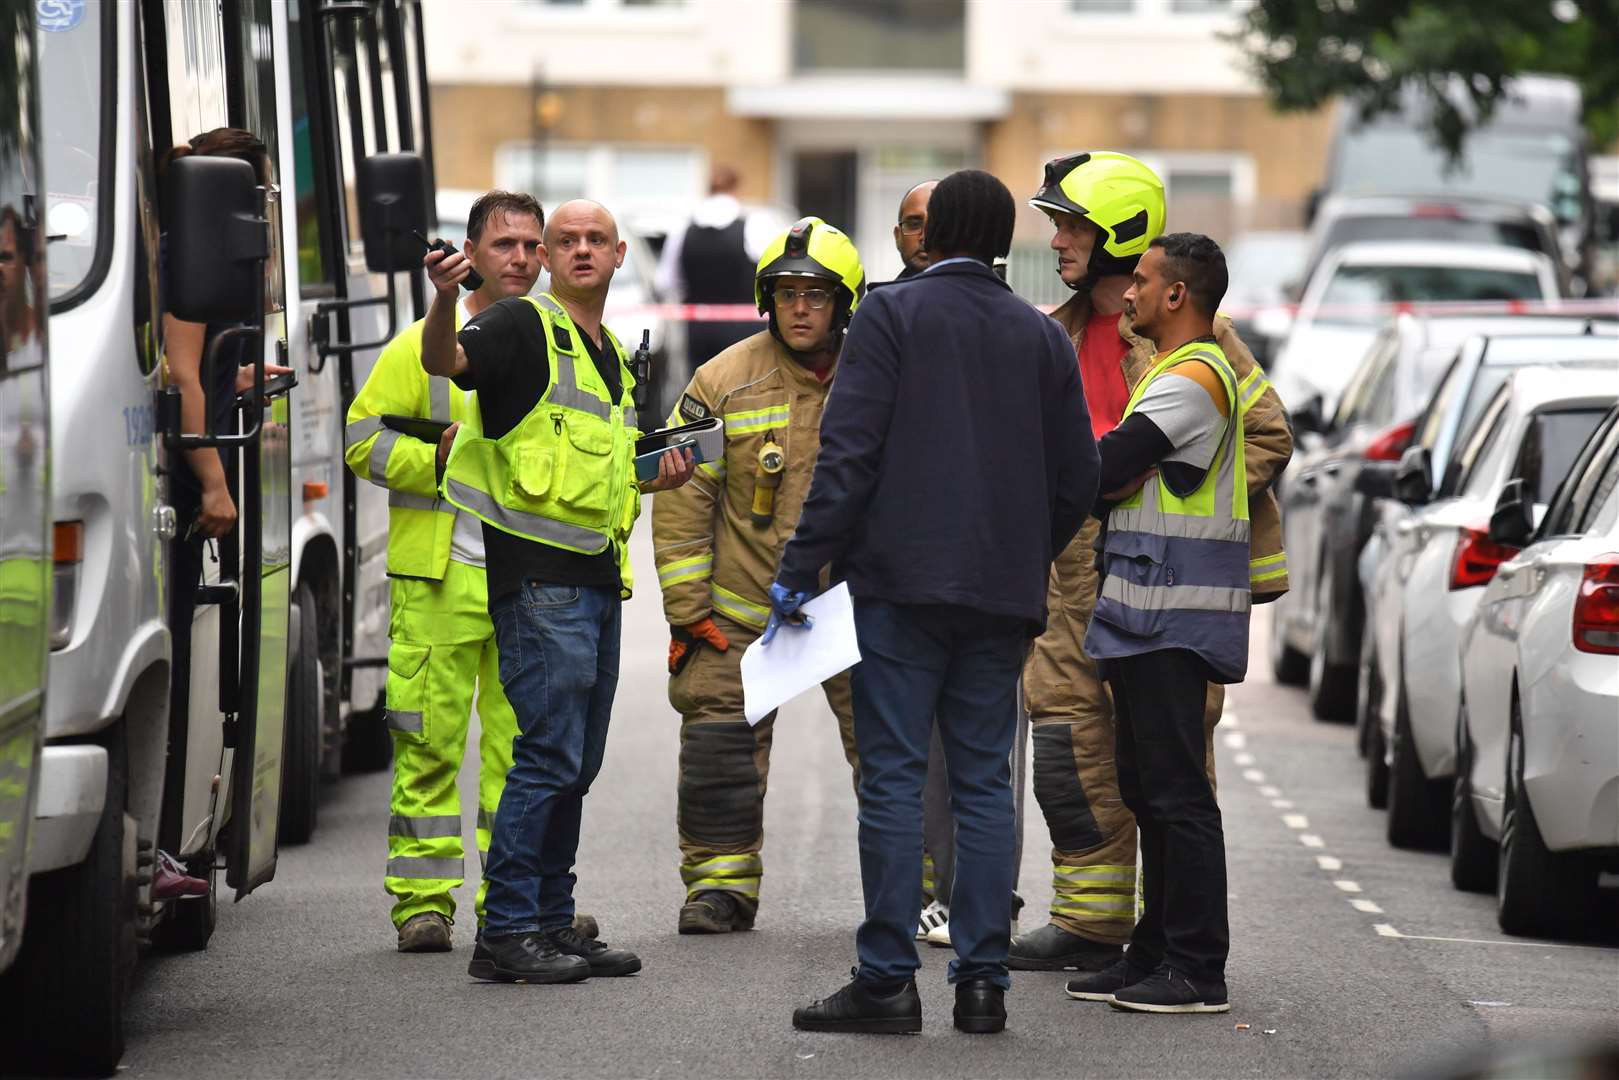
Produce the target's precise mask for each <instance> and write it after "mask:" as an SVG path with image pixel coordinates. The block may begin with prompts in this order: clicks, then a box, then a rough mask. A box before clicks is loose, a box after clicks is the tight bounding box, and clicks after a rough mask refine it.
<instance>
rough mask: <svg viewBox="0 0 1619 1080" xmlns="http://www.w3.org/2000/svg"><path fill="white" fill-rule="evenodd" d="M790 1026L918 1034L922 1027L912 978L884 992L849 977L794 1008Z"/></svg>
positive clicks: (808, 1028) (870, 1032)
mask: <svg viewBox="0 0 1619 1080" xmlns="http://www.w3.org/2000/svg"><path fill="white" fill-rule="evenodd" d="M856 970H858V969H856ZM849 974H851V975H853V974H855V971H850V973H849ZM793 1027H795V1028H797V1029H798V1030H800V1031H852V1032H858V1033H861V1034H868V1035H918V1034H921V1031H922V999H921V998H920V997H918V996H917V994H916V980H915V979H912V980H910V981H908V982H907V983H906V984H905V985H904V986H903V987H901V988H900V989H898V990H895V991H893V992H892V993H890V994H888V995H887V996H883V995H880V994H877V993H874V992H873V991H872V990H870V989H869V988H867V987H866V985H865V984H864V983H862V982H861V981H860V980H859V979H853V980H851V981H850V982H849V985H847V986H845V987H844V988H843V989H842V990H839V991H838V992H837V993H835V994H833V995H832V996H831V997H828V998H822V999H821V1000H820V1001H817V1002H815V1003H814V1004H813V1005H804V1006H801V1007H800V1008H797V1009H794V1010H793Z"/></svg>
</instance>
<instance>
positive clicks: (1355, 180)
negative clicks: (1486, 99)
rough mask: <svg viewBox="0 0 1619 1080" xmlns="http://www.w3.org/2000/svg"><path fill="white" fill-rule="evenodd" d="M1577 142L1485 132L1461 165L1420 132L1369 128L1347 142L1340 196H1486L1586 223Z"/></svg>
mask: <svg viewBox="0 0 1619 1080" xmlns="http://www.w3.org/2000/svg"><path fill="white" fill-rule="evenodd" d="M1577 160H1578V158H1577V147H1576V146H1575V143H1574V140H1573V139H1572V138H1570V137H1569V136H1568V135H1566V134H1564V133H1562V132H1556V131H1539V132H1530V131H1484V132H1475V133H1474V134H1472V135H1471V136H1469V137H1468V140H1467V145H1466V148H1465V150H1464V153H1463V158H1462V161H1461V163H1460V164H1459V165H1458V166H1457V167H1455V168H1451V167H1450V164H1449V160H1448V158H1447V157H1446V155H1445V153H1444V151H1443V150H1441V149H1439V147H1437V146H1435V145H1434V143H1433V141H1432V140H1431V139H1429V137H1428V136H1427V135H1426V134H1424V133H1421V132H1417V131H1412V130H1409V129H1406V128H1400V127H1383V126H1377V125H1373V126H1368V127H1363V128H1360V129H1359V130H1358V131H1351V132H1349V133H1347V134H1346V135H1345V137H1344V141H1343V147H1342V150H1341V151H1340V153H1339V155H1338V161H1337V165H1338V172H1339V175H1338V178H1337V180H1338V182H1337V185H1336V190H1338V191H1341V192H1343V193H1344V194H1346V195H1391V194H1399V195H1412V194H1417V195H1425V194H1434V195H1486V196H1493V197H1496V198H1504V199H1512V200H1513V201H1515V202H1528V203H1539V204H1541V205H1542V206H1545V207H1547V208H1548V209H1550V210H1551V212H1552V213H1553V214H1554V215H1556V217H1557V219H1558V220H1559V221H1565V222H1566V221H1577V220H1579V217H1580V205H1581V204H1580V177H1579V173H1578V171H1577V166H1576V162H1577Z"/></svg>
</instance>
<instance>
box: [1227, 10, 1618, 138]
mask: <svg viewBox="0 0 1619 1080" xmlns="http://www.w3.org/2000/svg"><path fill="white" fill-rule="evenodd" d="M1234 40H1235V41H1236V42H1237V43H1238V44H1239V45H1240V46H1242V48H1243V49H1244V51H1245V52H1246V53H1247V55H1248V57H1249V59H1250V61H1251V63H1252V64H1253V67H1254V70H1255V71H1256V73H1257V74H1258V76H1259V78H1260V80H1261V82H1262V83H1263V84H1264V87H1265V90H1266V93H1267V94H1268V95H1269V97H1270V99H1271V101H1272V102H1273V103H1274V104H1275V105H1276V106H1277V107H1278V108H1281V109H1283V110H1295V109H1314V108H1318V107H1319V106H1321V105H1322V104H1324V103H1326V102H1327V101H1329V100H1331V99H1332V98H1333V97H1335V96H1340V95H1341V96H1343V97H1345V98H1346V99H1348V100H1349V101H1351V102H1352V103H1354V104H1355V105H1357V106H1358V107H1359V108H1360V111H1361V115H1362V116H1363V117H1365V118H1368V119H1369V118H1371V117H1372V116H1375V115H1376V114H1378V113H1381V112H1387V111H1389V110H1391V109H1393V108H1395V107H1397V106H1398V105H1399V104H1400V102H1401V100H1402V95H1403V94H1405V93H1406V92H1407V90H1408V88H1412V87H1414V88H1416V89H1417V90H1419V91H1420V92H1421V94H1422V96H1423V97H1425V98H1426V100H1427V101H1428V102H1429V103H1430V104H1431V105H1432V117H1431V121H1430V125H1431V131H1432V133H1433V135H1434V136H1435V138H1436V139H1437V140H1438V142H1439V143H1440V145H1442V146H1443V147H1444V148H1445V149H1446V150H1447V151H1449V152H1450V153H1451V154H1452V155H1456V154H1459V153H1460V150H1461V146H1462V143H1463V141H1464V140H1465V138H1466V136H1467V132H1468V131H1469V130H1470V129H1471V128H1473V127H1476V126H1477V125H1478V124H1479V123H1481V122H1482V121H1485V120H1488V119H1489V117H1490V115H1491V114H1492V112H1493V111H1494V109H1495V107H1496V105H1497V103H1498V102H1500V101H1501V100H1502V98H1503V96H1505V95H1508V94H1510V93H1511V89H1510V85H1509V80H1510V79H1511V78H1512V77H1513V76H1515V75H1521V74H1528V73H1541V74H1548V75H1566V76H1568V77H1570V78H1572V79H1573V80H1574V81H1575V82H1576V83H1578V84H1579V87H1580V91H1581V94H1582V96H1583V120H1584V122H1585V126H1586V129H1587V131H1589V132H1590V134H1591V137H1592V139H1593V141H1594V143H1595V144H1596V145H1598V146H1605V145H1607V144H1608V143H1610V142H1611V141H1612V140H1613V139H1614V137H1615V136H1616V135H1619V0H1257V3H1255V4H1254V6H1253V7H1252V8H1251V9H1249V12H1248V15H1247V23H1246V26H1245V28H1244V29H1243V30H1242V31H1240V32H1239V33H1237V34H1236V35H1234ZM1458 88H1460V89H1461V91H1462V92H1461V93H1460V94H1458V93H1457V89H1458Z"/></svg>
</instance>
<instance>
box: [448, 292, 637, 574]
mask: <svg viewBox="0 0 1619 1080" xmlns="http://www.w3.org/2000/svg"><path fill="white" fill-rule="evenodd" d="M523 299H524V300H525V301H527V302H528V303H529V304H530V305H531V306H532V307H533V308H534V311H535V314H537V315H538V316H539V318H540V322H541V324H542V326H543V328H544V331H545V343H546V350H545V351H546V363H547V364H548V365H549V367H550V381H549V383H548V384H547V386H546V388H545V393H543V394H541V395H540V398H539V400H538V401H536V402H535V403H534V407H533V408H531V409H529V411H528V414H527V415H526V416H524V417H523V419H522V420H521V421H519V422H518V424H517V426H516V427H514V428H512V429H511V430H510V431H508V432H507V433H506V434H504V435H502V436H501V437H500V438H498V439H490V438H486V437H484V434H483V431H482V430H481V427H480V428H479V429H478V430H470V429H469V428H470V426H469V427H463V428H462V429H461V430H460V432H458V433H457V435H456V439H455V445H454V446H453V447H451V448H450V459H449V461H447V462H445V464H444V484H443V491H444V498H445V500H446V501H447V502H449V503H450V504H451V505H452V506H455V507H456V508H457V509H460V510H465V511H467V512H468V513H470V514H472V515H473V516H475V517H477V518H478V519H479V520H480V521H482V522H483V523H484V524H485V525H489V526H492V527H493V528H496V529H500V530H501V531H502V532H507V533H510V534H511V535H513V536H520V537H522V538H523V539H525V540H533V541H534V542H535V543H539V544H548V545H550V546H552V547H557V548H561V549H563V550H564V551H575V552H579V553H580V554H584V555H597V554H600V553H601V552H603V551H606V550H607V549H608V547H609V546H611V547H612V549H613V552H614V556H615V558H616V559H617V561H618V572H619V578H620V580H621V582H622V590H621V591H622V594H623V596H624V598H626V599H628V597H629V595H630V589H631V586H632V584H633V580H632V576H631V573H630V552H629V539H630V529H631V528H632V527H633V526H634V525H635V519H636V518H637V517H639V516H640V513H641V489H640V486H639V485H638V484H637V482H636V479H635V440H636V437H637V435H638V432H637V431H636V424H637V418H636V412H635V399H634V396H633V391H634V388H635V377H634V376H633V375H632V374H631V373H630V365H629V360H628V359H627V358H626V357H625V355H624V346H622V345H620V344H619V341H618V338H617V337H615V336H614V335H613V333H612V331H610V330H608V329H607V327H606V326H605V325H603V327H602V335H603V336H604V337H605V338H606V339H607V340H608V341H609V342H611V343H612V346H613V352H614V354H615V355H616V356H617V357H618V365H619V378H620V379H621V380H622V383H623V390H622V392H621V393H620V395H619V399H618V400H617V401H614V400H613V399H612V394H611V392H610V391H609V390H608V387H607V384H606V382H605V381H603V379H602V377H601V373H600V372H599V371H597V370H596V365H595V364H594V363H593V362H592V361H591V359H590V357H589V356H588V355H586V353H585V349H584V346H583V345H581V344H580V343H579V330H578V329H577V328H576V327H575V326H574V325H573V320H572V319H570V318H569V317H568V313H567V312H566V311H565V310H563V307H562V305H561V304H559V303H558V302H557V301H556V300H555V298H553V297H552V296H550V295H549V294H546V295H544V296H540V297H534V296H525V297H523Z"/></svg>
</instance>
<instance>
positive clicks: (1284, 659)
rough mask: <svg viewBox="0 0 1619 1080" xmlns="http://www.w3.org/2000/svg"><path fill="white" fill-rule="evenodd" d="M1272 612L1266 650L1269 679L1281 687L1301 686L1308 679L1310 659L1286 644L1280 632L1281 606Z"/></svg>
mask: <svg viewBox="0 0 1619 1080" xmlns="http://www.w3.org/2000/svg"><path fill="white" fill-rule="evenodd" d="M1272 611H1273V614H1274V617H1273V618H1272V619H1271V622H1270V643H1269V648H1268V649H1267V652H1268V653H1269V655H1270V673H1271V678H1273V679H1275V680H1276V681H1277V682H1278V683H1280V684H1281V685H1283V686H1303V685H1304V684H1305V683H1307V682H1308V681H1309V679H1310V658H1309V657H1308V656H1305V655H1304V654H1303V653H1301V652H1299V651H1298V650H1297V649H1295V648H1293V646H1291V645H1289V644H1288V643H1287V636H1286V635H1285V634H1284V633H1283V632H1282V611H1281V605H1280V604H1278V605H1277V606H1276V607H1275V608H1273V609H1272Z"/></svg>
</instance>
